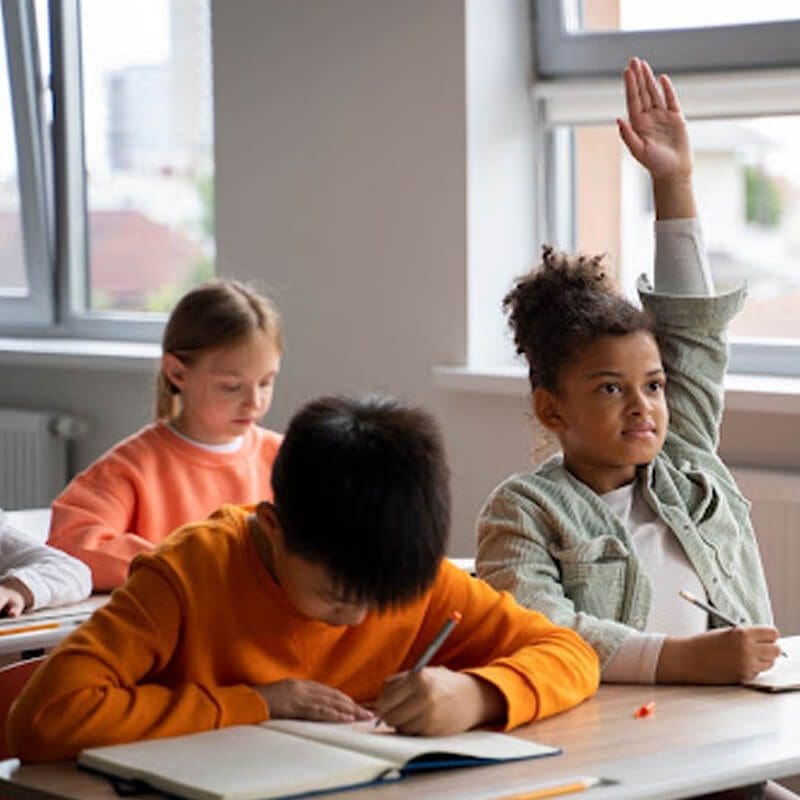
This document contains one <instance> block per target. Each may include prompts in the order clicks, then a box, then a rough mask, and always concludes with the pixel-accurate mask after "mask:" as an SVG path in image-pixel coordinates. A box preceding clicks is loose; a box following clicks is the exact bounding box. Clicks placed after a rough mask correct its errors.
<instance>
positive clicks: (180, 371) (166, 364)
mask: <svg viewBox="0 0 800 800" xmlns="http://www.w3.org/2000/svg"><path fill="white" fill-rule="evenodd" d="M161 371H162V372H163V373H164V375H166V377H167V380H168V381H169V382H170V383H171V384H172V385H173V386H174V387H175V388H176V389H178V390H179V391H180V390H182V389H183V386H184V384H185V383H186V373H187V371H188V367H187V366H186V364H184V363H183V361H181V360H180V359H179V358H178V356H176V355H173V354H172V353H164V354H163V355H162V356H161Z"/></svg>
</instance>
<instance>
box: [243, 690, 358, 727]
mask: <svg viewBox="0 0 800 800" xmlns="http://www.w3.org/2000/svg"><path fill="white" fill-rule="evenodd" d="M255 688H256V691H257V692H258V693H259V694H260V695H261V696H262V697H263V698H264V699H265V700H266V701H267V705H268V706H269V715H270V717H271V718H272V719H311V720H316V721H318V722H358V721H359V720H365V719H371V718H372V717H373V714H372V712H370V711H367V709H366V708H364V707H363V706H360V705H359V704H358V703H356V702H355V700H353V699H352V698H350V697H348V696H347V695H346V694H345V693H344V692H340V691H339V690H338V689H332V688H331V687H330V686H325V684H323V683H317V682H316V681H302V680H291V679H289V680H284V681H276V682H275V683H269V684H266V685H264V686H256V687H255Z"/></svg>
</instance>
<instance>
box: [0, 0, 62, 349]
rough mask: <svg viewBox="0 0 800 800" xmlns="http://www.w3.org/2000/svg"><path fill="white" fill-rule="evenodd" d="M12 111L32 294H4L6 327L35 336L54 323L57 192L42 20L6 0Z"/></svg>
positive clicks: (0, 313)
mask: <svg viewBox="0 0 800 800" xmlns="http://www.w3.org/2000/svg"><path fill="white" fill-rule="evenodd" d="M0 11H2V14H3V25H4V29H5V35H6V42H5V45H6V53H7V60H8V76H9V79H10V96H11V110H12V114H13V117H14V138H15V140H16V148H17V177H18V183H19V200H20V218H21V225H22V234H23V253H24V261H25V264H24V266H25V275H26V282H27V285H28V292H27V293H25V295H24V296H16V294H17V293H13V292H3V294H2V295H0V319H2V320H3V328H5V329H10V328H17V329H19V330H21V331H26V332H28V333H29V332H30V331H29V330H28V329H29V328H30V327H31V326H39V325H41V322H42V320H45V321H47V322H49V321H50V320H52V319H53V303H54V294H53V276H54V273H53V263H52V252H53V234H52V230H53V228H52V214H51V209H52V203H51V194H50V190H51V187H52V180H51V175H52V173H51V172H50V170H49V163H48V160H47V157H46V148H45V129H44V123H43V108H42V103H41V96H42V92H41V82H40V77H39V63H40V62H39V56H38V46H37V41H36V21H35V18H34V9H33V4H32V3H27V2H25V3H19V2H16V0H2V7H1V8H0Z"/></svg>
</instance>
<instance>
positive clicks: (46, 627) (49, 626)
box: [0, 622, 61, 636]
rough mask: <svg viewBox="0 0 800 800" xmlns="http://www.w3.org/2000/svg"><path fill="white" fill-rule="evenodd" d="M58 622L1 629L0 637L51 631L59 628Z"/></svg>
mask: <svg viewBox="0 0 800 800" xmlns="http://www.w3.org/2000/svg"><path fill="white" fill-rule="evenodd" d="M60 627H61V623H60V622H40V623H38V624H36V623H33V624H31V625H20V626H19V627H18V628H10V629H9V628H2V629H0V636H13V635H14V634H16V633H34V632H35V631H52V630H55V629H56V628H60Z"/></svg>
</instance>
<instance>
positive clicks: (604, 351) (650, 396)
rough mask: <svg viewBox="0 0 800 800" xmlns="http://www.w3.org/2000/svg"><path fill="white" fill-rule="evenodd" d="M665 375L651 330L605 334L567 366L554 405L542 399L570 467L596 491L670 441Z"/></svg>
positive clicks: (620, 480) (627, 477) (626, 476)
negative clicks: (666, 439) (612, 334)
mask: <svg viewBox="0 0 800 800" xmlns="http://www.w3.org/2000/svg"><path fill="white" fill-rule="evenodd" d="M665 381H666V377H665V373H664V368H663V366H662V363H661V353H660V352H659V349H658V345H657V344H656V341H655V339H654V337H653V336H652V334H650V333H648V332H647V331H638V332H636V333H630V334H626V335H624V336H603V337H601V338H599V339H597V340H596V341H595V342H593V343H592V344H591V345H590V346H589V347H587V348H586V350H585V351H584V352H583V353H582V354H581V355H580V356H578V357H577V358H575V359H574V360H573V361H572V362H571V363H570V364H568V365H567V366H566V367H564V369H563V370H562V371H561V374H560V375H559V387H558V391H557V392H556V393H553V394H552V395H551V396H550V398H549V404H550V407H549V408H548V407H547V406H548V403H547V402H545V403H542V404H541V405H542V407H541V408H540V404H539V403H537V414H539V417H540V419H542V421H543V422H544V424H545V425H546V426H547V427H548V428H550V429H551V430H553V431H555V432H556V433H557V435H558V437H559V439H560V441H561V446H562V449H563V451H564V461H565V464H566V466H567V467H568V469H570V471H571V472H572V473H573V474H575V475H576V476H577V477H578V478H580V479H581V480H583V481H584V482H585V483H587V484H588V485H590V486H591V487H592V488H593V489H594V490H595V491H597V492H598V493H603V492H607V491H611V490H612V489H615V488H617V487H619V486H622V485H624V484H625V483H629V482H630V481H632V480H633V478H634V476H635V473H636V467H637V466H639V465H641V464H647V463H649V462H650V461H652V460H653V459H654V458H655V456H656V454H657V453H658V452H659V450H660V449H661V447H662V445H663V444H664V438H665V436H666V432H667V423H668V419H669V416H668V412H667V403H666V397H665V394H664V389H665ZM537 391H541V390H537ZM547 394H550V393H547ZM543 413H544V414H545V415H546V416H545V417H544V418H543Z"/></svg>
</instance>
